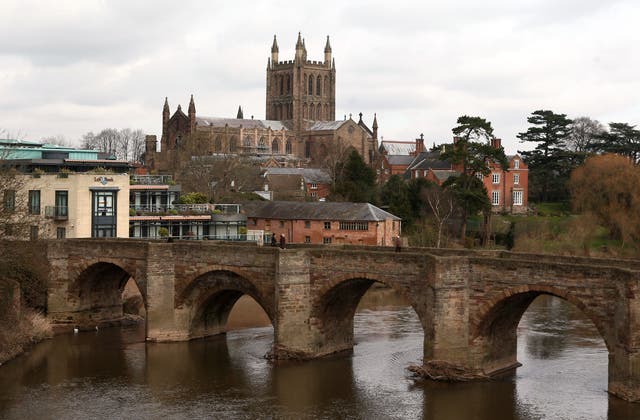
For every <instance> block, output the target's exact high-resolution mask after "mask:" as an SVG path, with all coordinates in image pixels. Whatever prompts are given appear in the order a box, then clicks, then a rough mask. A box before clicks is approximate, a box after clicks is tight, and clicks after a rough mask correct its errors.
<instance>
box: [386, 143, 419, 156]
mask: <svg viewBox="0 0 640 420" xmlns="http://www.w3.org/2000/svg"><path fill="white" fill-rule="evenodd" d="M382 150H386V152H387V154H388V155H389V156H391V155H410V154H411V153H413V152H415V151H416V142H414V141H412V142H409V141H397V140H382V141H381V142H380V151H382Z"/></svg>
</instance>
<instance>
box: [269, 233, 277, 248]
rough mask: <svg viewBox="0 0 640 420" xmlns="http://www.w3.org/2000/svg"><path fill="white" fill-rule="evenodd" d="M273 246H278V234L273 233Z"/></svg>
mask: <svg viewBox="0 0 640 420" xmlns="http://www.w3.org/2000/svg"><path fill="white" fill-rule="evenodd" d="M271 246H278V240H277V239H276V234H275V233H272V234H271Z"/></svg>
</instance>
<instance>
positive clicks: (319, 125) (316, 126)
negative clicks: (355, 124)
mask: <svg viewBox="0 0 640 420" xmlns="http://www.w3.org/2000/svg"><path fill="white" fill-rule="evenodd" d="M347 121H349V120H340V121H316V122H314V123H313V124H311V126H310V127H309V128H307V131H320V130H337V129H338V128H340V127H342V125H343V124H345V123H346V122H347Z"/></svg>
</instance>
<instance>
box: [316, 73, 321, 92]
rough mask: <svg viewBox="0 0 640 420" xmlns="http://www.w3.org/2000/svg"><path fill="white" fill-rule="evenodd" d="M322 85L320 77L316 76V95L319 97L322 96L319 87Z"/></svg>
mask: <svg viewBox="0 0 640 420" xmlns="http://www.w3.org/2000/svg"><path fill="white" fill-rule="evenodd" d="M321 85H322V77H320V76H318V78H317V79H316V95H318V96H320V95H321V94H322V90H321V88H320V86H321Z"/></svg>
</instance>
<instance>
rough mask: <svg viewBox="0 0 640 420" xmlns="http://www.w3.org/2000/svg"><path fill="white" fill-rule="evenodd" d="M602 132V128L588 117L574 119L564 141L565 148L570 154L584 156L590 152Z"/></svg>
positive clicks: (603, 130) (597, 122)
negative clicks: (574, 153)
mask: <svg viewBox="0 0 640 420" xmlns="http://www.w3.org/2000/svg"><path fill="white" fill-rule="evenodd" d="M604 132H605V129H604V126H603V125H602V124H601V123H600V122H599V121H597V120H592V119H591V118H589V117H578V118H575V119H574V120H573V123H572V124H571V132H570V133H569V135H568V136H567V139H566V147H567V149H568V150H570V151H572V152H576V153H582V154H586V153H588V152H591V151H592V149H593V146H594V145H595V144H596V143H597V142H598V138H599V136H601V135H602V134H603V133H604Z"/></svg>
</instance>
